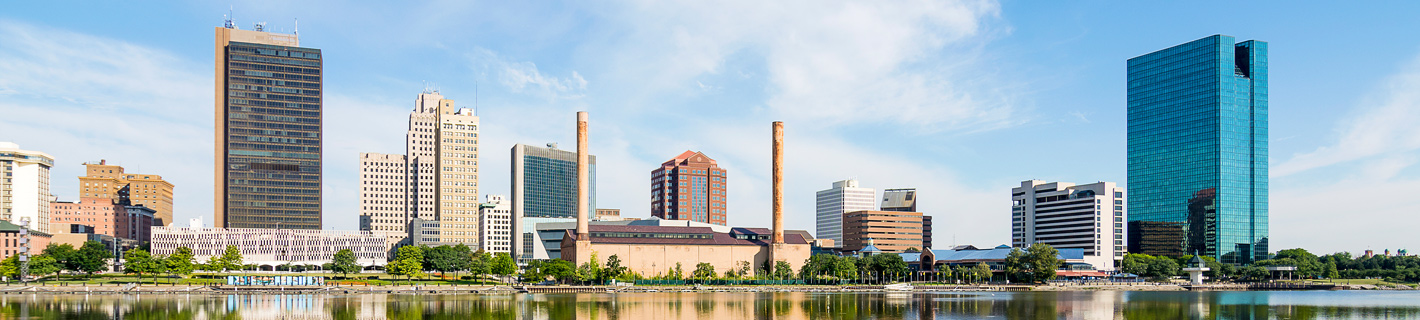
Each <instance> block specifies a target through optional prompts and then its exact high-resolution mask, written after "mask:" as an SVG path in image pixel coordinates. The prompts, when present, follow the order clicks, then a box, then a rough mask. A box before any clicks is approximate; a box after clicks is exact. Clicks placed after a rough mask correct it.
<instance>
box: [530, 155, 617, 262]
mask: <svg viewBox="0 0 1420 320" xmlns="http://www.w3.org/2000/svg"><path fill="white" fill-rule="evenodd" d="M511 151H512V174H511V175H510V177H511V179H510V180H512V181H511V182H512V191H513V197H512V199H511V200H512V201H510V203H511V204H512V210H513V213H512V224H513V229H512V230H516V231H517V232H519V233H521V235H519V236H515V237H513V250H515V251H517V253H518V254H515V255H513V256H514V257H517V258H519V259H528V258H532V255H530V252H531V251H532V250H531V249H532V248H534V247H535V245H534V244H533V243H531V242H529V240H531V239H533V238H536V235H534V234H532V233H534V232H536V231H534V229H533V228H535V227H536V225H535V224H536V223H538V222H574V219H576V218H577V153H576V152H573V151H565V150H559V149H557V144H555V143H549V144H547V147H546V148H543V147H535V146H530V145H525V144H517V145H514V146H513V148H512V150H511ZM587 162H588V163H587V165H588V171H589V172H587V174H588V175H589V177H588V178H587V179H588V181H589V183H588V187H587V193H588V194H589V197H590V198H591V199H588V200H587V201H589V202H590V206H589V207H590V208H596V204H597V156H595V155H587ZM588 214H592V213H588Z"/></svg>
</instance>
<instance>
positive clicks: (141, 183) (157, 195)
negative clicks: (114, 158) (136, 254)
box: [79, 160, 173, 236]
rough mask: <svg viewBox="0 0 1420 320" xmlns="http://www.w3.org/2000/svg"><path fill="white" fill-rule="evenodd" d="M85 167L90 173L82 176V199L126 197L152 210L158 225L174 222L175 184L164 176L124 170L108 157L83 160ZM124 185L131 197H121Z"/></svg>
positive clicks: (117, 198) (80, 181)
mask: <svg viewBox="0 0 1420 320" xmlns="http://www.w3.org/2000/svg"><path fill="white" fill-rule="evenodd" d="M84 168H85V170H84V171H85V172H86V173H87V174H86V175H84V176H82V177H79V190H80V191H82V193H81V194H80V195H79V198H80V199H84V198H101V199H108V200H109V201H111V202H112V201H120V200H127V201H128V203H130V204H131V205H134V206H144V207H147V208H149V209H152V210H153V225H155V226H166V225H168V224H170V223H172V222H173V184H172V183H169V182H167V181H164V180H163V176H159V175H156V174H142V173H128V172H124V169H123V167H122V166H118V165H111V164H108V161H107V160H99V163H84ZM124 187H128V196H127V197H128V198H127V199H119V197H120V196H119V191H120V190H123V188H124ZM110 235H112V234H110ZM115 236H116V235H115Z"/></svg>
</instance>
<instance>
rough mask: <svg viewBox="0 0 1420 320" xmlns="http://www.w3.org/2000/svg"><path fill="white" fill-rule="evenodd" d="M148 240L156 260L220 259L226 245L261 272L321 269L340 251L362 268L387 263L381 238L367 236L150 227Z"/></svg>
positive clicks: (357, 233) (337, 232)
mask: <svg viewBox="0 0 1420 320" xmlns="http://www.w3.org/2000/svg"><path fill="white" fill-rule="evenodd" d="M152 234H153V242H152V244H151V247H152V250H151V251H152V252H153V254H154V255H171V254H173V252H175V251H176V250H177V248H179V247H188V248H190V249H192V253H193V255H194V256H195V259H196V260H197V261H207V259H209V258H211V257H214V256H221V255H222V254H223V253H224V252H225V251H226V248H227V246H229V245H230V246H236V247H237V249H239V250H241V254H242V258H243V262H244V263H245V264H255V265H258V266H264V268H274V267H275V266H278V265H284V264H296V265H322V264H325V263H329V262H330V261H331V260H332V259H333V258H334V257H335V253H336V252H339V251H340V250H342V249H350V251H352V252H354V253H355V259H356V263H358V264H360V265H362V266H382V265H385V263H386V262H387V261H388V253H387V251H386V250H387V249H386V246H385V237H384V236H383V235H380V234H375V233H373V232H370V231H346V230H310V229H257V228H200V227H199V228H184V227H153V231H152Z"/></svg>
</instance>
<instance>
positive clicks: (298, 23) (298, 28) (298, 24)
mask: <svg viewBox="0 0 1420 320" xmlns="http://www.w3.org/2000/svg"><path fill="white" fill-rule="evenodd" d="M291 34H293V35H301V18H296V28H295V29H292V30H291Z"/></svg>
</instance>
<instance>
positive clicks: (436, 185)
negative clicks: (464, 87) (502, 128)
mask: <svg viewBox="0 0 1420 320" xmlns="http://www.w3.org/2000/svg"><path fill="white" fill-rule="evenodd" d="M478 188H479V187H478V116H476V115H474V114H473V110H472V109H468V108H458V107H456V106H455V105H454V100H449V99H444V96H443V95H441V94H439V93H438V92H436V91H432V90H425V91H424V92H422V93H420V94H419V96H418V97H416V98H415V99H414V110H413V111H411V112H410V113H409V130H407V131H406V132H405V154H403V155H398V154H381V153H361V154H360V230H364V231H374V232H376V233H377V234H384V235H385V237H386V238H387V240H388V241H390V242H391V243H394V242H398V241H400V240H402V239H404V238H406V237H407V236H408V231H409V230H408V228H409V226H410V224H411V223H412V222H413V221H414V219H420V220H422V221H423V222H422V223H423V224H438V226H439V227H438V230H439V242H444V243H464V244H467V245H469V246H470V247H477V244H478V239H479V229H480V228H479V217H478V211H479V205H478Z"/></svg>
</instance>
